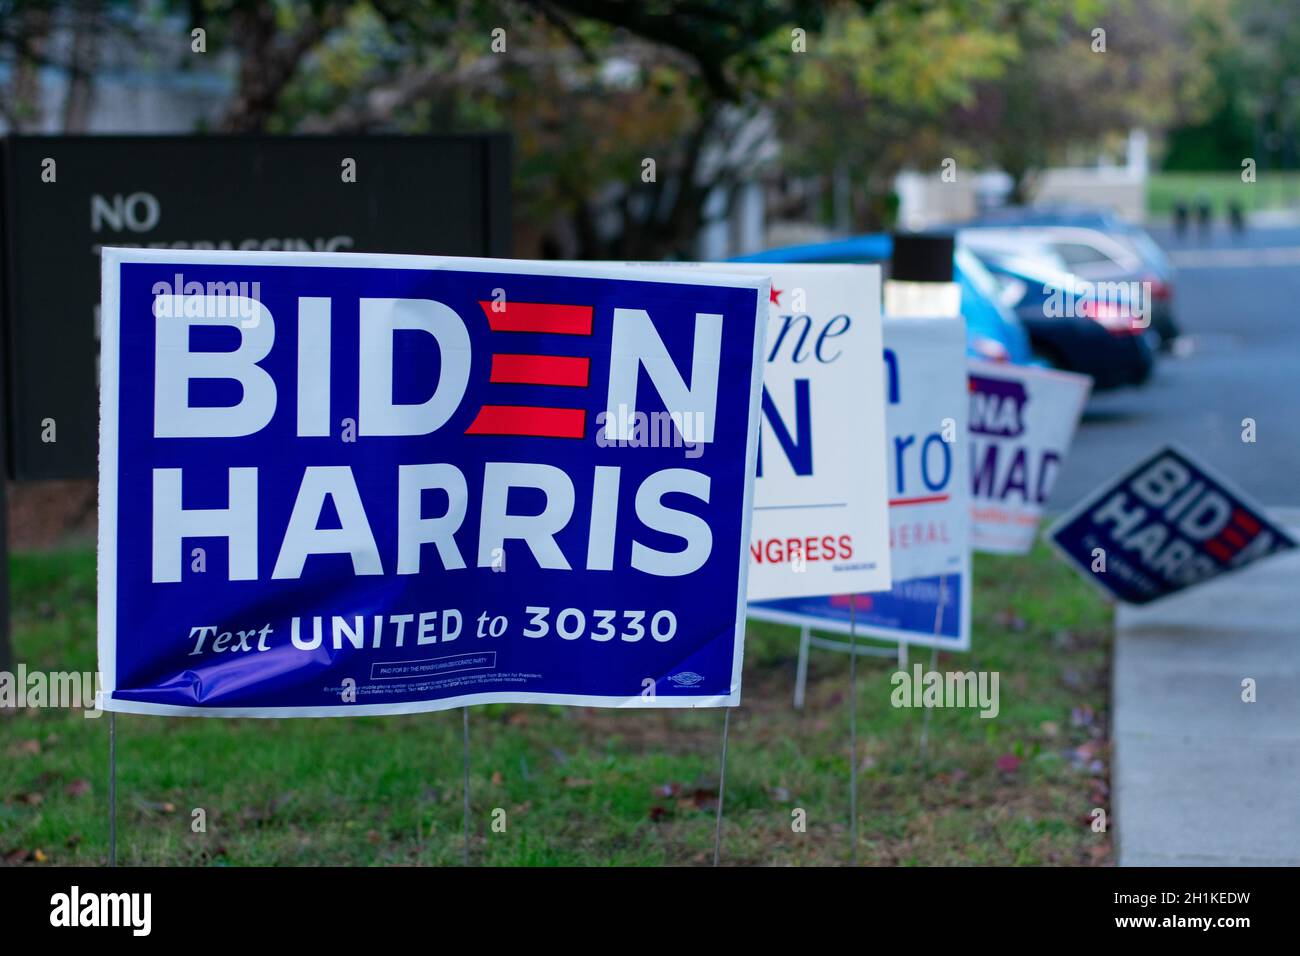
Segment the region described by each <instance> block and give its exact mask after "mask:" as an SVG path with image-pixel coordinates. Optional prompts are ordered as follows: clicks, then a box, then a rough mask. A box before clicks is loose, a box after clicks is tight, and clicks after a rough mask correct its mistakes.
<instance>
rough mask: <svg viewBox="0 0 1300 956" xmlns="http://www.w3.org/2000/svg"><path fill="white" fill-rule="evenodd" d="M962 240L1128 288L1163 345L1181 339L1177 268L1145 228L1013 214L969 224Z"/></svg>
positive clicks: (1105, 216) (1112, 220)
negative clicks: (1176, 304) (1139, 300)
mask: <svg viewBox="0 0 1300 956" xmlns="http://www.w3.org/2000/svg"><path fill="white" fill-rule="evenodd" d="M960 236H961V239H962V241H963V242H964V243H965V244H967V245H969V246H971V247H972V248H976V247H980V248H987V249H1002V250H1013V251H1016V252H1019V253H1020V254H1022V255H1032V256H1035V257H1038V258H1044V259H1046V260H1048V261H1050V262H1052V263H1053V264H1055V265H1057V266H1059V267H1061V268H1064V269H1066V270H1068V271H1069V272H1071V273H1073V274H1075V275H1077V276H1079V277H1080V278H1082V279H1084V280H1086V281H1088V282H1092V283H1108V284H1110V283H1119V284H1121V285H1128V286H1130V288H1132V289H1133V290H1135V291H1134V293H1133V294H1134V295H1141V297H1142V299H1143V305H1144V307H1145V309H1146V313H1147V316H1148V317H1149V319H1150V323H1151V327H1152V328H1153V329H1155V331H1156V333H1157V334H1158V335H1159V337H1160V342H1161V344H1162V345H1163V346H1168V345H1169V344H1170V343H1171V342H1172V341H1173V340H1174V339H1175V338H1177V337H1178V333H1179V329H1178V323H1177V321H1176V319H1175V316H1174V303H1173V298H1174V279H1175V273H1174V268H1173V265H1172V264H1171V263H1170V262H1169V258H1168V257H1167V256H1166V255H1165V254H1164V251H1163V250H1162V249H1161V248H1160V246H1159V245H1158V244H1157V243H1156V241H1155V240H1154V239H1152V238H1151V236H1150V234H1149V233H1148V232H1147V231H1146V230H1145V229H1143V228H1142V227H1141V226H1138V225H1135V224H1133V223H1129V222H1125V221H1124V220H1122V219H1120V218H1119V217H1118V216H1115V215H1113V214H1111V213H1108V212H1105V211H1103V210H1097V209H1091V208H1089V207H1081V206H1049V207H1043V208H1027V209H1025V208H1011V209H1003V210H997V211H995V212H991V213H988V214H986V215H985V216H983V217H981V218H980V219H977V220H975V221H974V222H971V223H966V224H964V225H963V226H962V227H961V233H960Z"/></svg>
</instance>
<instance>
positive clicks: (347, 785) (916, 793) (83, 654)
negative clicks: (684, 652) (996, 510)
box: [0, 545, 1113, 865]
mask: <svg viewBox="0 0 1300 956" xmlns="http://www.w3.org/2000/svg"><path fill="white" fill-rule="evenodd" d="M12 572H13V590H14V601H13V603H14V628H15V641H16V646H17V653H18V655H19V657H20V658H21V659H23V660H25V661H26V662H27V664H28V667H29V668H41V669H47V670H91V669H93V668H94V654H95V651H94V645H95V636H94V635H95V608H94V597H95V562H94V555H93V554H91V553H88V552H82V551H78V552H70V553H56V554H26V555H19V556H16V557H15V558H14V559H13V562H12ZM976 582H977V584H976V588H975V591H974V594H975V607H974V627H975V634H974V639H973V646H974V650H973V651H972V652H971V653H968V654H941V655H940V657H939V664H938V666H939V669H940V670H969V669H975V670H994V671H998V672H1000V674H1001V713H1000V715H999V716H998V717H997V718H996V719H987V720H986V719H981V718H980V717H979V716H978V715H977V713H976V712H975V711H974V710H961V711H958V710H936V711H933V712H932V718H931V724H930V728H929V743H928V748H927V753H926V756H925V759H924V760H923V759H922V758H921V755H920V752H919V746H918V744H919V740H920V736H921V731H922V723H923V720H924V717H923V714H924V711H921V710H904V709H894V708H893V707H892V706H891V705H890V700H889V698H890V691H891V689H892V688H891V685H890V682H889V674H890V673H891V672H892V671H893V670H894V669H895V666H896V665H895V662H894V661H893V660H892V659H889V660H885V659H880V658H860V659H859V666H858V681H859V683H858V704H859V720H858V754H857V759H858V760H859V762H860V763H859V766H860V768H861V773H860V775H859V785H860V791H859V798H858V806H859V811H860V845H859V853H858V856H859V860H860V862H862V863H867V864H875V865H894V864H897V865H925V864H958V863H975V864H1105V863H1109V862H1110V860H1111V843H1110V836H1109V834H1098V833H1094V832H1092V829H1091V828H1090V826H1089V822H1090V816H1089V815H1090V812H1091V810H1092V808H1094V807H1098V806H1101V807H1105V808H1106V809H1107V812H1108V813H1109V809H1110V807H1109V801H1108V798H1107V785H1108V777H1109V770H1108V764H1109V753H1108V743H1107V739H1106V734H1107V726H1108V705H1109V654H1110V647H1111V625H1110V619H1111V615H1110V612H1109V610H1108V608H1107V607H1106V606H1105V605H1104V604H1103V602H1102V601H1101V600H1100V599H1099V598H1098V597H1097V596H1096V595H1095V593H1094V592H1093V591H1092V590H1091V589H1090V588H1089V587H1088V585H1087V584H1086V583H1084V582H1083V581H1081V580H1079V579H1078V578H1077V577H1076V575H1075V574H1074V573H1073V572H1071V571H1070V570H1068V569H1066V568H1065V567H1064V566H1063V565H1061V564H1060V563H1059V562H1057V561H1056V560H1055V559H1053V558H1052V557H1051V556H1050V555H1049V554H1048V553H1047V551H1046V549H1045V548H1044V547H1042V546H1041V545H1040V546H1039V548H1038V549H1037V550H1036V551H1035V552H1034V553H1033V555H1031V556H1030V558H1028V559H1025V558H1019V559H1010V558H994V557H989V556H983V555H981V556H979V557H978V558H977V562H976ZM797 646H798V638H797V632H796V631H795V630H794V629H793V628H789V627H782V626H779V625H769V624H762V623H757V622H751V624H750V629H749V637H748V641H747V645H746V654H745V677H744V703H743V704H742V706H741V707H740V708H739V709H738V710H737V711H735V712H734V713H733V716H732V721H731V741H730V754H729V760H728V771H727V790H726V820H725V824H724V830H723V851H722V857H723V862H724V864H778V865H782V864H794V865H801V864H831V865H837V864H840V863H842V862H844V861H846V859H847V856H848V845H847V841H848V829H847V814H848V777H849V760H850V754H849V746H848V708H847V701H848V659H847V657H846V656H845V655H842V654H836V653H833V652H827V651H818V650H815V649H814V650H813V652H812V657H811V661H810V667H809V684H808V700H807V706H806V708H805V710H804V712H803V713H798V712H796V711H795V710H794V709H793V707H792V705H791V693H792V688H793V684H794V673H795V659H796V652H797ZM929 656H930V652H929V651H928V650H925V649H921V648H914V649H913V650H912V660H913V661H914V662H915V661H918V660H919V661H921V662H923V663H925V664H927V665H928V663H929ZM721 728H722V713H721V712H720V711H717V710H711V711H698V712H680V711H678V712H673V711H638V712H618V711H609V710H595V709H585V708H565V707H537V706H531V707H530V706H506V705H494V706H489V707H476V708H474V709H473V710H472V711H471V738H472V743H471V747H472V756H471V763H472V765H471V775H472V777H471V780H472V783H471V789H472V799H473V815H472V827H473V831H474V832H473V837H472V840H471V853H472V858H473V861H474V862H475V863H480V864H488V865H556V864H584V865H585V864H625V865H660V864H703V863H707V862H709V860H710V859H711V856H712V847H713V825H714V812H715V808H716V799H717V784H718V749H719V743H720V733H721ZM117 738H118V802H119V807H118V815H119V824H118V855H119V861H120V862H122V863H125V864H180V865H194V864H200V865H201V864H208V865H248V864H291V865H313V864H363V865H364V864H433V865H446V864H457V863H459V862H460V860H461V852H462V839H461V826H462V816H461V798H462V794H461V712H460V711H459V710H454V711H449V712H444V713H436V714H424V715H418V716H410V717H389V718H383V717H369V718H354V719H332V720H331V719H318V720H251V719H250V720H207V719H202V718H158V717H141V716H134V715H119V717H118V719H117ZM107 748H108V718H107V717H106V716H105V717H102V718H100V719H85V718H84V717H83V716H82V714H81V712H79V711H66V710H64V711H60V710H27V711H20V712H15V711H5V712H0V862H7V863H11V864H13V863H53V864H100V863H103V862H104V861H105V859H106V854H107V822H106V796H107V766H108V761H107ZM196 808H202V809H203V810H204V812H205V814H206V823H207V827H206V832H204V833H195V832H192V827H191V820H192V819H193V813H194V811H195V809H196ZM498 809H499V810H503V811H504V813H505V815H504V821H505V824H506V828H505V832H495V831H494V830H493V827H492V820H493V814H494V811H497V810H498ZM796 809H802V810H804V811H806V818H807V829H806V832H803V833H796V832H794V831H793V828H792V825H791V824H792V819H793V815H794V811H795V810H796ZM496 815H497V817H498V818H500V814H499V813H497V814H496ZM1112 822H1113V821H1112Z"/></svg>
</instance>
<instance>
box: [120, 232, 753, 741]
mask: <svg viewBox="0 0 1300 956" xmlns="http://www.w3.org/2000/svg"><path fill="white" fill-rule="evenodd" d="M103 262H104V287H103V309H102V317H103V326H102V328H103V346H102V349H103V366H102V377H101V429H100V431H101V434H100V443H101V449H100V452H101V453H100V507H101V518H100V548H99V560H100V588H99V629H100V630H99V654H100V667H101V670H102V672H103V681H104V695H103V697H104V700H103V703H104V706H105V707H106V708H107V709H109V710H120V711H129V712H139V713H162V714H203V715H211V716H267V717H273V716H275V717H281V716H332V715H347V714H376V713H408V712H414V711H424V710H438V709H443V708H447V707H452V706H459V705H461V704H466V703H491V702H525V703H530V702H532V703H560V704H581V705H595V706H658V707H697V706H720V705H734V704H736V703H738V702H739V695H740V664H741V656H742V649H743V636H744V607H745V590H746V570H747V566H748V551H747V545H748V542H749V534H750V528H749V515H750V510H751V494H752V488H753V478H752V476H753V474H754V471H755V465H756V451H757V448H756V445H757V431H758V414H759V397H760V392H761V375H762V367H763V366H762V355H763V341H762V340H763V330H764V326H765V323H766V319H767V303H768V295H769V292H768V280H767V279H766V278H764V277H760V276H753V277H745V276H736V275H713V274H710V273H687V272H682V271H674V272H671V273H666V272H660V271H653V272H652V271H649V270H646V269H637V270H635V271H634V272H633V271H631V270H629V271H628V272H627V273H626V274H619V273H615V274H611V273H610V272H609V271H608V270H602V271H601V272H599V273H597V272H595V271H590V270H584V269H583V268H582V267H581V266H573V265H569V266H563V267H556V266H554V265H549V266H548V265H546V264H544V263H526V262H510V261H506V260H480V259H437V258H423V257H415V256H388V255H346V254H329V253H200V252H181V251H152V250H123V249H105V250H104V256H103ZM637 429H641V430H642V434H640V435H639V436H636V435H633V434H631V433H632V432H633V431H634V430H637ZM683 435H687V436H689V439H690V440H689V441H685V442H684V441H683V440H682V436H683ZM638 437H639V438H640V439H642V440H632V439H634V438H638Z"/></svg>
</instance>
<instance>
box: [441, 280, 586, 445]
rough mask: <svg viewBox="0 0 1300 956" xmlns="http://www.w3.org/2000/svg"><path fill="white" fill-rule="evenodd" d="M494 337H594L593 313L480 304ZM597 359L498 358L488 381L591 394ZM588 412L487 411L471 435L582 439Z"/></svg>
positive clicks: (500, 407) (565, 307)
mask: <svg viewBox="0 0 1300 956" xmlns="http://www.w3.org/2000/svg"><path fill="white" fill-rule="evenodd" d="M479 307H480V308H482V310H483V314H484V315H486V316H487V320H488V327H489V328H490V329H491V330H492V331H493V332H532V333H540V334H543V335H586V336H589V335H591V324H592V311H593V309H592V307H591V306H589V305H552V304H550V303H546V302H483V301H480V302H479ZM590 376H591V359H589V358H586V357H584V356H576V355H573V356H570V355H537V354H535V353H526V352H524V353H521V352H493V353H492V369H491V371H490V372H489V374H488V381H489V382H490V383H493V384H497V385H562V386H567V387H570V388H586V387H587V386H588V384H589V382H590ZM586 425H587V412H586V409H582V408H555V407H551V406H545V405H484V406H483V407H482V408H480V409H479V413H478V415H476V416H475V417H474V421H472V422H470V426H469V428H467V429H465V434H466V435H529V436H532V437H536V438H582V437H583V435H584V434H585V432H586Z"/></svg>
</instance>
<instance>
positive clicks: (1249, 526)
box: [1205, 508, 1260, 562]
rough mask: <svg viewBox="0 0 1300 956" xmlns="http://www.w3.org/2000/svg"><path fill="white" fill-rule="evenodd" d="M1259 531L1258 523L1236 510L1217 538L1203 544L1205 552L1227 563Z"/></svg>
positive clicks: (1238, 509)
mask: <svg viewBox="0 0 1300 956" xmlns="http://www.w3.org/2000/svg"><path fill="white" fill-rule="evenodd" d="M1259 531H1260V525H1259V522H1258V521H1256V520H1255V519H1254V518H1252V517H1251V516H1250V515H1249V514H1247V513H1246V512H1244V511H1242V510H1241V509H1240V508H1237V509H1235V510H1234V511H1233V512H1232V521H1231V522H1229V524H1228V525H1227V527H1225V528H1224V529H1223V531H1222V532H1220V534H1219V536H1218V537H1217V538H1211V539H1210V540H1209V541H1207V542H1205V550H1206V551H1208V552H1210V554H1212V555H1213V556H1214V557H1216V558H1218V559H1219V560H1220V561H1223V562H1227V561H1228V560H1229V559H1231V558H1232V556H1233V555H1234V554H1236V553H1237V552H1238V551H1240V550H1241V549H1242V548H1244V547H1245V546H1246V545H1248V544H1250V542H1251V540H1252V539H1254V537H1255V535H1257V534H1259Z"/></svg>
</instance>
